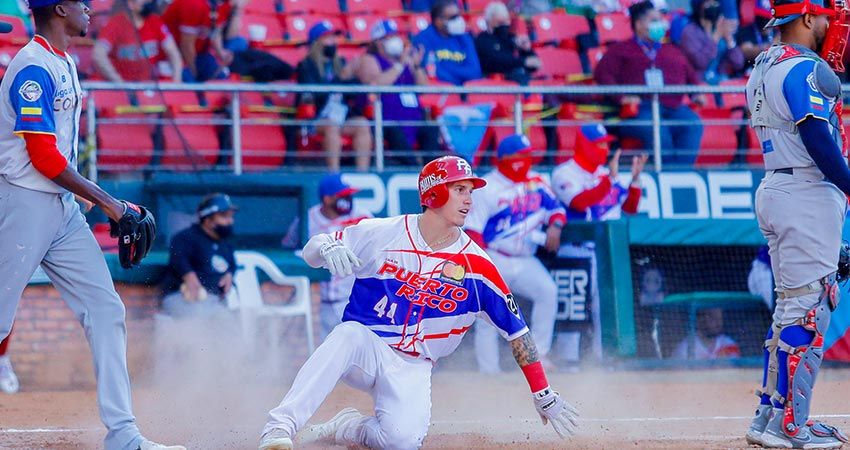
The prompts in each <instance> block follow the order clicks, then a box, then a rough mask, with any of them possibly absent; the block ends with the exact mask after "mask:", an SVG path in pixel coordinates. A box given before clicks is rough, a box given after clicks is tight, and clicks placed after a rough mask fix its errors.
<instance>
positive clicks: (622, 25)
mask: <svg viewBox="0 0 850 450" xmlns="http://www.w3.org/2000/svg"><path fill="white" fill-rule="evenodd" d="M594 21H595V22H596V32H597V33H598V34H599V42H600V43H602V44H609V43H611V42H616V41H624V40H626V39H631V37H632V24H631V22H630V21H629V18H628V16H626V15H625V14H620V13H613V14H599V15H598V16H596V18H595V19H594Z"/></svg>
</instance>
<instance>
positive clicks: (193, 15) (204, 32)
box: [162, 0, 231, 54]
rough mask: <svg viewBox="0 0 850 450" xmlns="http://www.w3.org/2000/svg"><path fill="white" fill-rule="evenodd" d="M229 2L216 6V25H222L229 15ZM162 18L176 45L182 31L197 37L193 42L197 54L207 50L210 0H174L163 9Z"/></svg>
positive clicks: (208, 45)
mask: <svg viewBox="0 0 850 450" xmlns="http://www.w3.org/2000/svg"><path fill="white" fill-rule="evenodd" d="M230 9H231V8H230V2H229V1H227V0H224V1H223V2H221V3H220V4H219V6H218V8H217V12H218V19H217V20H216V24H217V26H218V27H223V26H224V24H225V22H227V19H228V18H229V17H230ZM162 20H163V21H165V24H166V25H168V29H169V30H171V34H172V35H174V39H176V40H177V45H178V46H179V45H180V39H181V36H183V33H186V34H193V35H195V36H197V37H198V40H197V41H196V42H195V51H197V52H198V54H201V53H207V52H209V48H210V34H211V33H212V29H211V27H210V25H211V23H212V21H211V20H210V0H174V2H173V3H171V5H170V6H169V7H168V9H166V10H165V14H163V16H162Z"/></svg>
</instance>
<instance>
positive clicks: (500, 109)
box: [463, 79, 519, 118]
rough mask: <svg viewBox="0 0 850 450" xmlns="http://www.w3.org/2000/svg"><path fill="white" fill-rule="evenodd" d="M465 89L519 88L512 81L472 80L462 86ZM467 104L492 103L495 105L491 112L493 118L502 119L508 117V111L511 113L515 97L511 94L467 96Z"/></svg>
mask: <svg viewBox="0 0 850 450" xmlns="http://www.w3.org/2000/svg"><path fill="white" fill-rule="evenodd" d="M463 85H464V86H465V87H474V86H519V84H517V83H514V82H513V81H504V80H487V79H484V80H472V81H467V82H466V83H464V84H463ZM467 103H469V104H476V103H493V104H494V105H495V109H494V110H493V116H492V117H493V118H502V117H506V116H507V115H508V112H509V111H513V109H514V104H515V103H516V96H515V95H512V94H469V95H468V96H467Z"/></svg>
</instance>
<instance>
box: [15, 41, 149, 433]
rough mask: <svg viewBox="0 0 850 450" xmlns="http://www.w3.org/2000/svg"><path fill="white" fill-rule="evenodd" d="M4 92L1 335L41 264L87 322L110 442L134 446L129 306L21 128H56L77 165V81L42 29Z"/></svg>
mask: <svg viewBox="0 0 850 450" xmlns="http://www.w3.org/2000/svg"><path fill="white" fill-rule="evenodd" d="M0 86H2V92H0V236H2V238H0V339H2V338H4V337H6V336H7V335H8V334H9V332H10V330H11V328H12V323H13V322H14V320H15V311H16V310H17V307H18V302H19V301H20V298H21V294H22V293H23V291H24V288H26V286H27V283H28V282H29V279H30V277H31V276H32V274H33V272H35V269H36V267H38V266H39V265H41V267H42V268H43V269H44V271H45V272H46V273H47V276H48V277H49V278H50V280H51V281H52V282H53V285H54V286H55V287H56V289H57V290H58V291H59V293H60V294H61V295H62V299H63V300H64V301H65V303H66V304H67V305H68V307H69V308H71V310H72V311H73V312H74V315H75V316H76V317H77V319H78V320H79V322H80V324H81V325H82V326H83V328H84V329H85V335H86V339H88V342H89V346H90V348H91V351H92V356H93V360H94V372H95V377H96V378H97V400H98V405H99V407H100V417H101V420H102V421H103V423H104V425H106V428H107V430H108V432H107V435H106V438H105V440H104V447H105V448H106V449H107V450H135V449H137V448H138V446H139V444H140V442H141V441H142V437H141V435H140V434H139V429H138V427H137V426H136V420H135V417H133V413H132V398H131V395H130V377H129V374H128V373H127V354H126V351H127V330H126V328H125V324H124V312H125V311H124V304H123V303H122V302H121V299H120V298H119V297H118V294H117V293H116V292H115V287H114V286H113V283H112V276H111V274H110V273H109V269H108V267H107V266H106V261H105V260H104V258H103V253H102V252H101V250H100V246H99V245H98V244H97V241H96V240H95V238H94V236H93V235H92V233H91V230H90V229H89V227H88V224H87V223H86V219H85V217H84V216H83V214H82V212H81V211H80V207H79V205H77V203H76V202H75V201H74V196H73V195H72V194H71V193H69V192H67V191H66V190H65V189H63V188H61V187H60V186H59V185H57V184H56V183H54V182H53V181H51V180H50V179H48V178H46V177H44V176H43V175H41V174H40V173H39V172H38V171H37V170H36V169H35V168H34V167H33V165H32V162H31V161H30V159H29V154H28V152H27V149H26V146H25V141H24V139H22V138H21V136H20V135H21V134H23V133H47V134H54V135H55V136H56V145H57V147H58V149H59V151H60V153H62V155H63V156H64V157H65V158H66V159H67V160H68V162H69V166H68V167H72V168H73V167H76V164H75V162H76V151H77V150H76V148H77V139H78V130H79V123H80V122H79V118H80V111H79V108H80V101H79V100H80V98H79V92H80V89H79V86H80V83H79V80H78V79H77V72H76V69H75V67H74V64H73V62H72V61H71V59H70V58H69V57H68V56H67V55H66V54H64V53H62V52H59V51H58V50H55V49H54V48H53V47H52V46H50V44H49V43H48V42H47V40H46V39H44V38H43V37H41V36H36V37H35V39H33V40H32V41H30V43H29V44H27V45H26V46H25V47H24V48H23V49H22V50H21V51H20V52H19V53H18V54H17V55H16V56H15V58H14V59H13V60H12V62H11V63H10V64H9V72H7V73H6V75H5V77H4V79H3V82H2V84H0Z"/></svg>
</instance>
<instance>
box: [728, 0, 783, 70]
mask: <svg viewBox="0 0 850 450" xmlns="http://www.w3.org/2000/svg"><path fill="white" fill-rule="evenodd" d="M755 10H756V12H755V20H754V21H753V23H751V24H749V25H747V26H745V27H742V28H740V29H738V32H737V33H736V34H735V41H736V42H738V46H739V47H741V53H743V54H744V70H749V69H752V67H753V64H755V61H756V56H758V55H759V53H761V52H763V51H765V50H767V49H768V47H770V46H771V45H772V44H774V43H776V42H779V33H776V32H775V30H776V29H775V28H773V27H769V28H766V27H765V25H767V22H768V21H770V18H771V17H772V16H771V15H770V0H758V2H757V3H756V5H755Z"/></svg>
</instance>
